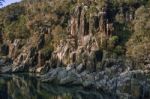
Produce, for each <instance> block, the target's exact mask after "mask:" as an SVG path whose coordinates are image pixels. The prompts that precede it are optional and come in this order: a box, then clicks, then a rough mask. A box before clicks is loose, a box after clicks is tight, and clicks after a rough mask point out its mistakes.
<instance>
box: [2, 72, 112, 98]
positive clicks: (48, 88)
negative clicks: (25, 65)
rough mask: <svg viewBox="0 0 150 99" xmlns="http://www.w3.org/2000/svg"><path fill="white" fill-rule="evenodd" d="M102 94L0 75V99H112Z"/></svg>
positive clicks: (30, 78) (22, 75) (25, 78)
mask: <svg viewBox="0 0 150 99" xmlns="http://www.w3.org/2000/svg"><path fill="white" fill-rule="evenodd" d="M109 97H110V96H109V95H108V94H107V95H106V94H104V93H102V92H97V91H94V90H90V91H89V90H84V89H83V88H82V87H67V88H66V87H62V86H55V85H51V84H48V83H41V82H40V81H38V80H37V79H36V78H35V77H33V76H29V75H25V74H19V75H0V99H112V98H109Z"/></svg>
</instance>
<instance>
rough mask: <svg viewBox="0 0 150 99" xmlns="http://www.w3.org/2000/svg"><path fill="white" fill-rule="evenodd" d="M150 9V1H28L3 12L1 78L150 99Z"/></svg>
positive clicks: (25, 0)
mask: <svg viewBox="0 0 150 99" xmlns="http://www.w3.org/2000/svg"><path fill="white" fill-rule="evenodd" d="M149 7H150V1H149V0H139V1H135V0H122V1H116V0H44V1H43V0H23V1H22V2H20V3H17V4H13V5H10V6H8V7H6V8H3V9H0V16H1V17H0V56H1V57H0V73H12V72H37V73H44V74H45V75H43V76H41V80H42V81H45V82H55V83H57V84H61V85H64V84H70V85H83V86H84V87H91V86H92V87H94V88H98V89H104V90H107V91H110V92H112V91H113V92H114V93H115V94H116V93H117V94H121V95H126V94H124V93H128V94H129V95H130V96H131V97H132V96H135V97H136V98H141V97H142V96H143V95H145V96H146V95H147V94H149V93H150V91H149V90H148V88H149V80H148V79H149V69H150V46H149V45H150V33H149V32H150V19H149V17H150V12H149ZM131 86H133V87H131ZM146 88H147V89H146ZM135 89H136V90H135ZM141 92H142V94H141ZM122 93H123V94H122ZM127 97H129V96H128V95H127Z"/></svg>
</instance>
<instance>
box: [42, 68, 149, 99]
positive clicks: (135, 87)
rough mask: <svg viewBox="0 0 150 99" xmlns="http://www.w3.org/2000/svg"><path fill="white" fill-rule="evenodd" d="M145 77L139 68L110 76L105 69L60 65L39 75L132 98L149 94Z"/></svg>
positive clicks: (51, 80) (48, 80) (63, 82)
mask: <svg viewBox="0 0 150 99" xmlns="http://www.w3.org/2000/svg"><path fill="white" fill-rule="evenodd" d="M146 79H147V78H145V74H144V71H141V70H133V71H128V72H123V73H120V74H119V75H117V76H113V77H110V76H109V74H108V73H107V72H106V71H100V72H93V73H89V72H88V71H83V72H81V73H78V72H77V71H76V70H75V69H73V70H66V69H65V68H62V67H58V68H56V69H52V70H50V71H49V72H48V73H47V74H44V75H41V76H40V80H41V81H42V82H47V83H55V84H58V85H65V86H68V85H71V86H75V85H80V86H83V87H85V88H95V89H98V90H104V91H108V92H111V93H113V94H117V95H118V96H122V95H125V96H130V97H132V98H133V99H137V98H140V97H141V96H143V95H145V96H146V94H150V90H147V89H148V88H150V80H148V79H147V80H146ZM145 81H147V82H145ZM145 83H146V84H145ZM119 99H120V98H119ZM122 99H124V98H122Z"/></svg>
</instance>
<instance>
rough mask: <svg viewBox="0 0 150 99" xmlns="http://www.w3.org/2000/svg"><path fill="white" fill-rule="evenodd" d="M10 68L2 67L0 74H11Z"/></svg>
mask: <svg viewBox="0 0 150 99" xmlns="http://www.w3.org/2000/svg"><path fill="white" fill-rule="evenodd" d="M11 72H12V67H11V66H3V67H0V73H11Z"/></svg>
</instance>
